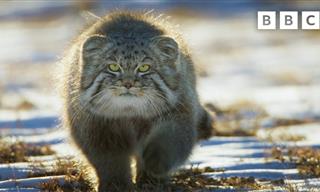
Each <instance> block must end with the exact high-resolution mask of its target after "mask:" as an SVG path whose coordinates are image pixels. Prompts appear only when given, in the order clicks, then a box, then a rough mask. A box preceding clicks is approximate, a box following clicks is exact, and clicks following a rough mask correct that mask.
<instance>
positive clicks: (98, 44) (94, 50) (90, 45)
mask: <svg viewBox="0 0 320 192" xmlns="http://www.w3.org/2000/svg"><path fill="white" fill-rule="evenodd" d="M112 45H113V44H112V43H111V41H108V39H107V38H106V36H103V35H92V36H90V37H88V38H87V39H86V40H85V41H84V42H83V44H82V55H83V57H84V58H88V57H91V56H94V55H96V54H98V53H101V51H103V50H107V49H108V48H111V47H112Z"/></svg>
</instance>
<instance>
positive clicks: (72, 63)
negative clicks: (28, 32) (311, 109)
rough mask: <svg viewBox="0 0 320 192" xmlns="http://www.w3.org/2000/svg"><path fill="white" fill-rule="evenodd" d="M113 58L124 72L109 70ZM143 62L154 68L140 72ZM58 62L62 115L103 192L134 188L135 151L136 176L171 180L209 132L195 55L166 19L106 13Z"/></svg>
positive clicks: (141, 178) (209, 122)
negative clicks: (196, 86)
mask: <svg viewBox="0 0 320 192" xmlns="http://www.w3.org/2000/svg"><path fill="white" fill-rule="evenodd" d="M114 62H116V63H118V64H119V65H120V66H121V72H116V73H114V74H113V72H110V71H107V64H108V63H114ZM141 63H149V64H150V65H151V69H150V73H147V74H140V73H138V72H137V71H136V68H137V67H138V66H139V65H140V64H141ZM60 68H61V69H63V72H61V74H62V76H61V78H60V80H61V81H60V82H59V84H60V86H61V90H62V92H61V93H62V96H63V100H64V115H63V118H62V120H63V123H64V126H65V127H68V128H69V129H70V133H71V136H72V138H73V140H74V141H75V143H76V144H77V145H78V147H79V148H80V149H81V150H82V152H83V153H84V155H85V156H86V157H87V159H88V161H89V162H90V163H91V164H92V166H93V167H94V168H95V170H96V173H97V176H98V178H99V191H112V190H120V191H121V190H124V189H128V188H130V185H131V183H132V181H131V180H132V179H131V177H132V173H131V170H130V160H131V158H132V157H135V158H136V160H137V169H138V175H137V179H138V181H137V182H142V181H143V179H161V180H162V179H166V178H167V176H168V175H169V173H170V172H171V171H173V170H174V169H176V168H177V167H178V166H179V165H181V164H182V163H183V162H184V161H185V160H186V159H187V158H188V156H189V155H190V153H191V150H192V148H193V146H194V144H195V143H196V141H197V139H200V138H205V137H207V136H208V134H210V130H211V118H210V116H209V115H208V113H207V112H206V111H205V110H204V109H203V107H202V106H201V105H200V104H199V101H198V96H197V93H196V88H195V84H196V81H195V73H194V68H193V62H192V59H191V57H190V54H189V53H188V50H187V48H186V46H185V44H184V43H183V41H182V40H181V38H180V36H179V35H178V34H177V33H176V31H175V30H173V29H172V28H171V27H170V25H168V24H167V23H166V21H164V20H161V19H159V18H155V17H153V16H150V15H148V14H140V13H128V12H114V13H112V14H110V15H107V16H106V17H105V18H102V20H100V21H97V22H96V23H94V24H93V25H91V26H89V27H88V28H87V29H86V30H85V31H84V32H83V33H82V34H80V36H79V37H78V38H77V40H76V41H75V42H74V44H73V45H72V46H71V48H70V49H69V50H68V51H67V53H66V55H65V57H64V58H63V59H62V62H61V65H60ZM128 84H129V85H130V86H131V88H130V89H129V88H125V86H127V85H128ZM197 128H201V129H202V130H205V131H198V130H197ZM198 133H200V134H198Z"/></svg>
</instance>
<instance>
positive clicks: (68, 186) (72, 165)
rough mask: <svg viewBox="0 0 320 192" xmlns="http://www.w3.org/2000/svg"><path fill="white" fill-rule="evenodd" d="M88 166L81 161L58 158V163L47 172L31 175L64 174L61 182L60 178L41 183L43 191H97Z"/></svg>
mask: <svg viewBox="0 0 320 192" xmlns="http://www.w3.org/2000/svg"><path fill="white" fill-rule="evenodd" d="M88 170H89V169H88V167H86V166H84V165H82V164H81V163H79V162H76V161H72V160H58V161H57V163H56V165H54V166H53V168H52V169H51V170H49V171H47V172H43V173H37V174H32V175H29V176H32V177H40V176H54V175H64V176H65V177H64V182H63V183H59V181H58V180H56V179H52V180H49V181H48V182H45V183H42V184H40V188H41V190H43V191H58V192H62V191H63V192H72V191H79V192H80V191H88V192H90V191H95V189H94V183H93V182H92V181H91V180H92V179H90V176H89V175H90V174H89V171H88Z"/></svg>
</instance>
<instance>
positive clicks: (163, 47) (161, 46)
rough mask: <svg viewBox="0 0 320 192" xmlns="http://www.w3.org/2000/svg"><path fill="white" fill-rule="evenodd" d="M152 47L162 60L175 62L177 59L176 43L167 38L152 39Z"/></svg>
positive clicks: (177, 49)
mask: <svg viewBox="0 0 320 192" xmlns="http://www.w3.org/2000/svg"><path fill="white" fill-rule="evenodd" d="M151 40H152V45H153V46H154V47H155V48H156V49H157V50H158V51H159V52H160V56H161V58H163V59H164V60H171V61H175V60H176V59H177V58H178V54H179V46H178V43H177V42H176V41H175V40H174V39H172V38H171V37H168V36H163V35H161V36H157V37H153V38H152V39H151Z"/></svg>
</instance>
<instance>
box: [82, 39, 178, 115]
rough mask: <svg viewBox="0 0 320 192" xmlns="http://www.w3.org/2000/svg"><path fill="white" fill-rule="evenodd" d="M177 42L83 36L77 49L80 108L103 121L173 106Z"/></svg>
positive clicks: (152, 113) (153, 113)
mask: <svg viewBox="0 0 320 192" xmlns="http://www.w3.org/2000/svg"><path fill="white" fill-rule="evenodd" d="M178 56H179V51H178V45H177V43H176V42H175V41H174V40H173V39H171V38H169V37H163V36H160V37H155V38H152V39H136V38H121V37H118V38H117V37H113V38H106V37H103V36H92V37H89V38H88V39H87V40H86V41H85V42H84V44H83V46H82V56H81V62H80V63H81V65H80V66H81V69H80V70H81V92H80V102H81V105H82V106H84V107H85V108H87V109H89V110H90V111H91V112H93V113H96V114H98V115H102V116H105V117H111V118H116V117H124V116H125V117H132V116H142V117H151V116H155V115H159V114H160V113H161V112H163V111H165V110H167V109H169V108H170V107H173V106H174V105H175V103H176V102H177V95H176V90H177V89H178V87H177V84H178V78H179V75H178V73H177V71H176V61H177V59H178Z"/></svg>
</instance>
